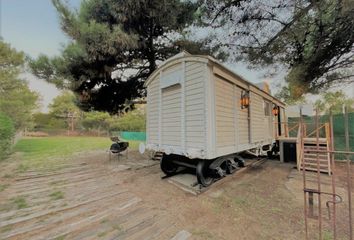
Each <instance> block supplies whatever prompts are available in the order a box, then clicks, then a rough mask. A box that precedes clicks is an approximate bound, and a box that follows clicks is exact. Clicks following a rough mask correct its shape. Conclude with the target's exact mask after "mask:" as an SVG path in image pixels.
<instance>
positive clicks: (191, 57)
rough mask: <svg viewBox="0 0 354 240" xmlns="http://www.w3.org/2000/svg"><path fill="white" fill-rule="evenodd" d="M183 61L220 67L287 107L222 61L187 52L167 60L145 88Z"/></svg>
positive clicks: (148, 80)
mask: <svg viewBox="0 0 354 240" xmlns="http://www.w3.org/2000/svg"><path fill="white" fill-rule="evenodd" d="M183 60H193V61H197V62H204V63H212V64H215V65H216V66H218V67H220V68H221V69H222V70H224V71H226V72H229V73H231V75H233V76H234V77H236V78H238V79H240V80H241V81H242V82H244V83H246V84H248V85H251V86H253V87H254V88H256V89H257V90H259V91H262V93H263V94H266V95H268V96H269V97H271V98H272V99H273V100H275V101H276V102H278V104H279V105H282V107H285V106H286V104H285V103H284V102H282V101H280V100H279V99H278V98H275V97H274V96H272V95H271V94H269V93H267V92H266V91H264V90H263V89H261V88H259V87H258V86H257V85H256V84H254V83H252V82H250V81H248V80H246V79H245V78H244V77H242V76H241V75H239V74H237V73H236V72H234V71H233V70H231V69H230V68H229V67H227V66H226V65H225V64H223V63H221V62H220V61H218V60H217V59H215V58H213V57H211V56H208V55H192V54H190V53H188V52H186V51H182V52H180V53H179V54H177V55H175V56H173V57H170V58H169V59H167V60H166V61H164V62H162V63H161V64H160V65H159V66H158V68H157V69H156V70H155V71H154V72H153V73H152V74H151V75H150V76H149V78H148V79H147V80H146V82H145V83H144V86H145V87H146V86H148V85H149V84H150V82H151V81H152V79H153V78H154V77H155V76H156V75H157V73H158V72H160V71H161V70H162V69H163V68H165V67H167V66H172V65H174V64H177V63H179V62H182V61H183Z"/></svg>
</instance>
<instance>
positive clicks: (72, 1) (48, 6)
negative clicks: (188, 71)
mask: <svg viewBox="0 0 354 240" xmlns="http://www.w3.org/2000/svg"><path fill="white" fill-rule="evenodd" d="M65 1H66V2H67V3H68V4H69V6H71V7H72V8H76V9H77V8H78V7H79V5H80V1H81V0H65ZM0 6H1V10H0V11H1V14H0V27H1V28H0V35H1V36H2V37H3V39H4V41H5V42H7V43H10V44H11V45H12V47H15V48H16V49H17V50H21V51H23V52H25V53H26V54H27V55H29V56H30V57H37V56H38V55H39V54H41V53H43V54H46V55H49V56H54V55H57V54H59V52H60V49H61V47H62V46H63V44H65V43H67V42H68V39H67V37H66V36H65V35H64V33H63V32H62V31H61V29H60V25H59V19H58V16H57V13H56V11H55V9H54V7H53V6H52V3H51V0H0ZM227 65H228V66H229V67H230V68H231V69H232V70H234V71H235V72H237V73H238V74H239V75H242V76H243V77H244V78H246V79H247V80H249V81H251V82H254V83H257V82H261V81H267V82H268V83H270V84H271V85H272V86H273V88H274V86H275V84H276V82H279V81H282V80H283V74H284V73H283V74H281V73H280V74H278V75H277V76H275V77H274V78H273V79H265V78H264V76H263V74H264V72H262V71H256V70H253V71H252V70H249V69H247V67H246V65H244V64H235V63H233V64H227ZM22 77H23V78H24V79H26V80H27V81H28V82H29V85H30V87H31V88H32V89H34V90H36V91H38V92H39V93H40V94H41V95H42V109H41V110H42V111H47V106H48V104H49V103H50V102H51V100H52V99H53V98H54V97H55V96H57V95H58V94H59V91H58V90H57V89H56V88H55V87H54V86H53V85H51V84H48V83H46V82H45V81H43V80H40V79H37V78H36V77H34V76H33V75H32V76H31V74H28V73H27V74H23V75H22ZM345 91H346V93H347V94H348V95H350V96H352V97H354V87H353V85H352V86H351V87H349V88H348V87H346V88H345ZM273 92H274V91H273Z"/></svg>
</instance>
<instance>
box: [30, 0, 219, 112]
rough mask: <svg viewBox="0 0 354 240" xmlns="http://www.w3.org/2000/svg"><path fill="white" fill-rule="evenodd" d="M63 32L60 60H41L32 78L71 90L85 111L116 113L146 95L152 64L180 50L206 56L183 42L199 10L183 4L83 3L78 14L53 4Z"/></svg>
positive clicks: (176, 0) (141, 0) (138, 0)
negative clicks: (66, 40) (65, 39)
mask: <svg viewBox="0 0 354 240" xmlns="http://www.w3.org/2000/svg"><path fill="white" fill-rule="evenodd" d="M52 2H53V4H54V6H55V8H56V9H57V11H58V14H59V17H60V20H61V27H62V30H63V31H64V32H65V33H66V34H67V35H68V36H69V37H70V38H71V40H72V41H71V43H70V44H69V45H67V46H66V47H65V49H63V51H62V53H61V56H58V57H54V58H48V57H47V56H44V55H42V56H40V57H39V58H38V59H36V60H33V61H32V62H31V64H30V66H31V68H32V70H33V73H34V74H35V75H37V76H38V77H40V78H44V79H46V80H48V81H49V82H52V83H55V84H56V85H57V86H58V87H61V88H70V89H71V90H73V91H74V92H76V93H77V95H78V96H79V106H80V107H81V108H82V109H84V110H99V111H108V112H111V113H116V112H119V111H120V110H121V109H122V108H124V103H126V100H132V99H134V98H137V97H141V96H143V95H144V94H145V92H144V89H143V83H144V81H145V80H146V79H147V77H148V76H149V75H150V74H151V73H152V72H153V71H154V70H155V69H156V67H157V64H158V63H159V62H161V61H163V60H165V59H166V58H168V57H170V56H172V55H174V54H176V53H178V52H179V51H180V50H181V49H186V50H190V49H191V50H192V53H193V52H198V53H201V52H202V53H203V52H204V53H210V51H216V49H215V48H214V49H212V50H211V49H208V48H205V47H204V46H203V45H202V44H201V43H200V42H194V41H190V40H188V39H186V38H183V34H181V33H182V32H183V29H185V28H186V27H187V26H189V25H190V24H192V22H193V19H194V16H195V12H196V10H197V7H198V4H197V3H195V1H182V0H170V1H165V0H134V1H125V0H98V1H97V0H87V1H83V2H82V3H81V5H80V9H79V10H78V11H77V12H73V11H70V10H69V9H68V7H67V6H65V5H64V4H63V3H62V2H61V0H52Z"/></svg>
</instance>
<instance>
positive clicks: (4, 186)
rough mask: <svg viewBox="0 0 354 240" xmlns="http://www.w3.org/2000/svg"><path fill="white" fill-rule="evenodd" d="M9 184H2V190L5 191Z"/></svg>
mask: <svg viewBox="0 0 354 240" xmlns="http://www.w3.org/2000/svg"><path fill="white" fill-rule="evenodd" d="M8 186H9V184H0V192H2V191H4V190H5V189H6V188H7V187H8Z"/></svg>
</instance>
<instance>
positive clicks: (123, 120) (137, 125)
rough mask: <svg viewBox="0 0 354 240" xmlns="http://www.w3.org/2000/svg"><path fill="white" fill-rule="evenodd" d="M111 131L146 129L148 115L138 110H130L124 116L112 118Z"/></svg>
mask: <svg viewBox="0 0 354 240" xmlns="http://www.w3.org/2000/svg"><path fill="white" fill-rule="evenodd" d="M110 131H133V132H145V131H146V116H145V114H144V113H141V112H139V111H137V110H135V111H131V112H128V113H126V114H124V115H123V116H121V117H119V118H116V119H114V118H113V119H112V120H111V123H110Z"/></svg>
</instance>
